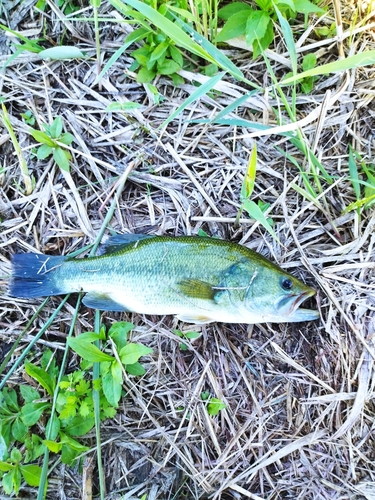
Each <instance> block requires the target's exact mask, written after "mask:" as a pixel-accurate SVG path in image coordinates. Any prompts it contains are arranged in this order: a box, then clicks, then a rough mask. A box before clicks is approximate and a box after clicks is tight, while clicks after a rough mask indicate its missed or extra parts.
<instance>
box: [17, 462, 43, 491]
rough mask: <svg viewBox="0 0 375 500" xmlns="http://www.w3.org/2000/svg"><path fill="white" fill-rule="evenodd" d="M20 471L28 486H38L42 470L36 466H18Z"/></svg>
mask: <svg viewBox="0 0 375 500" xmlns="http://www.w3.org/2000/svg"><path fill="white" fill-rule="evenodd" d="M20 471H21V474H22V476H23V478H24V480H25V481H26V483H27V484H28V485H29V486H39V483H40V478H41V475H42V469H41V468H40V467H39V466H38V465H32V464H30V465H20Z"/></svg>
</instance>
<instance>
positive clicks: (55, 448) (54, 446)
mask: <svg viewBox="0 0 375 500" xmlns="http://www.w3.org/2000/svg"><path fill="white" fill-rule="evenodd" d="M43 444H45V445H46V446H47V448H48V449H49V451H52V453H59V452H60V451H61V448H62V444H61V443H56V441H52V440H50V439H44V440H43Z"/></svg>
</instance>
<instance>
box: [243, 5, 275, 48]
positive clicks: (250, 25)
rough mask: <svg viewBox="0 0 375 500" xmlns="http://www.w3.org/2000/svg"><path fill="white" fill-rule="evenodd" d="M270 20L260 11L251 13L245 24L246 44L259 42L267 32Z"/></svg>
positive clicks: (265, 13)
mask: <svg viewBox="0 0 375 500" xmlns="http://www.w3.org/2000/svg"><path fill="white" fill-rule="evenodd" d="M271 22H272V21H271V18H270V16H269V15H268V14H267V12H264V11H262V10H255V11H253V12H252V13H251V14H250V15H249V16H248V18H247V22H246V43H247V44H248V45H252V44H253V42H254V40H257V41H259V40H261V39H262V38H263V37H264V35H265V34H266V31H267V26H268V24H269V23H271Z"/></svg>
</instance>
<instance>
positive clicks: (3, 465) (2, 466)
mask: <svg viewBox="0 0 375 500" xmlns="http://www.w3.org/2000/svg"><path fill="white" fill-rule="evenodd" d="M12 469H14V465H13V464H9V463H8V462H0V471H1V472H8V471H10V470H12Z"/></svg>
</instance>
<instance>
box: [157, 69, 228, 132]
mask: <svg viewBox="0 0 375 500" xmlns="http://www.w3.org/2000/svg"><path fill="white" fill-rule="evenodd" d="M224 75H225V73H218V74H217V75H215V76H213V77H212V78H210V79H209V80H207V81H206V82H205V83H203V84H202V85H201V86H200V87H198V88H197V90H194V92H193V93H192V94H191V95H190V96H189V97H188V98H187V99H186V100H185V102H184V103H183V104H181V106H179V107H178V108H177V109H176V110H175V111H174V112H173V113H172V114H171V115H170V116H169V117H168V118H167V119H166V120H165V121H164V122H163V123H162V124H161V125H160V127H165V126H166V125H167V124H168V123H169V122H170V121H172V120H173V119H174V118H175V117H176V116H177V115H178V114H180V113H181V111H183V110H184V109H185V108H186V107H187V106H189V104H191V103H192V102H194V101H196V100H198V99H200V98H201V97H202V96H203V95H206V94H207V92H209V91H210V90H211V89H212V88H213V87H215V85H216V84H217V83H218V82H219V81H220V80H221V79H222V78H223V76H224ZM160 127H159V128H160Z"/></svg>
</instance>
